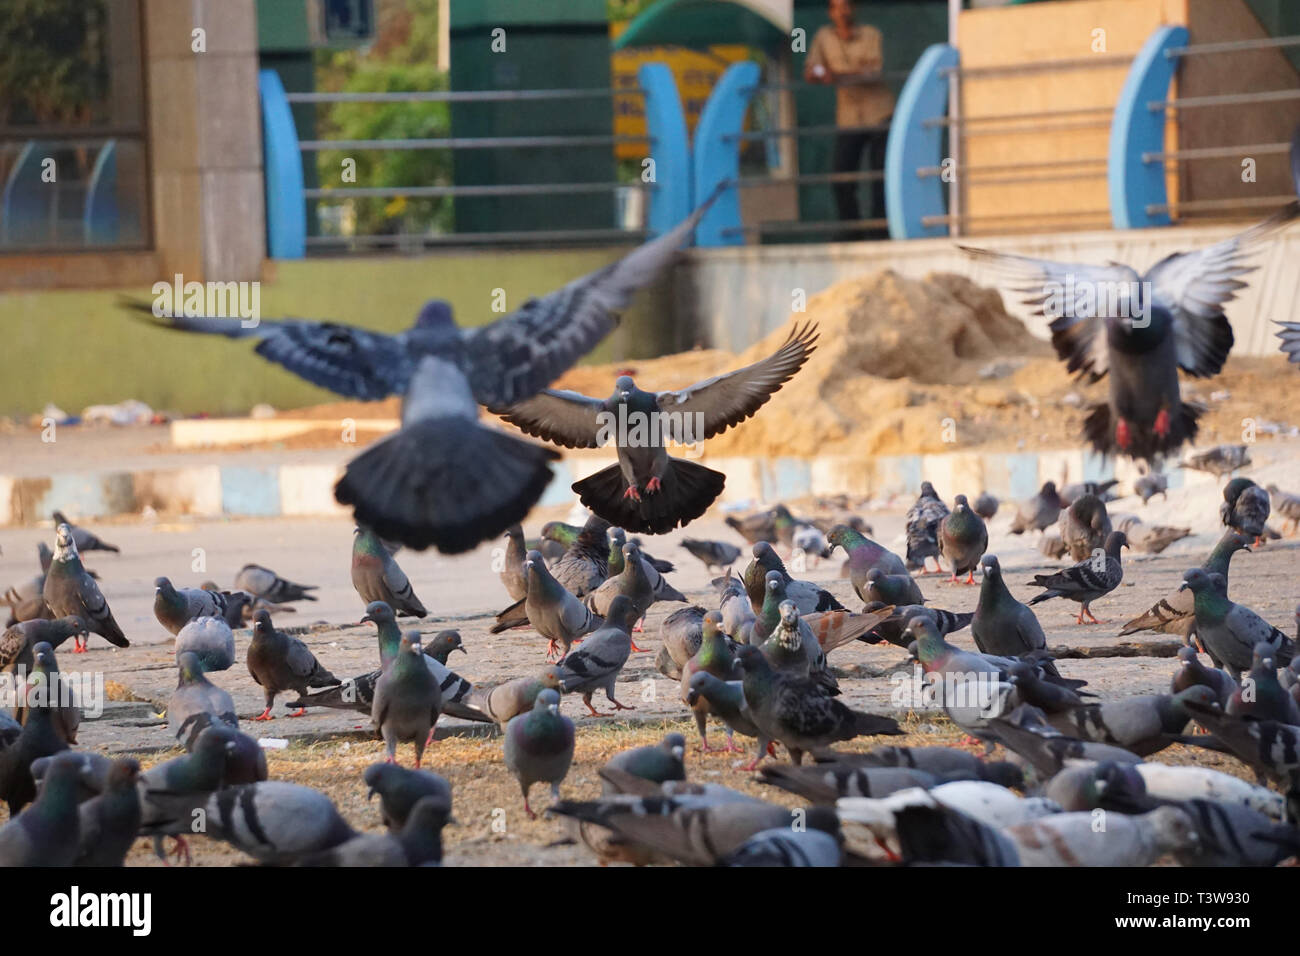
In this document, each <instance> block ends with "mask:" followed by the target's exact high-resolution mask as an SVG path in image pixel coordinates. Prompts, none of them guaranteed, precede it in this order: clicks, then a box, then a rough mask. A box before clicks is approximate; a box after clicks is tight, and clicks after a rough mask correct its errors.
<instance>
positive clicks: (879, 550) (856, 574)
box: [746, 525, 920, 611]
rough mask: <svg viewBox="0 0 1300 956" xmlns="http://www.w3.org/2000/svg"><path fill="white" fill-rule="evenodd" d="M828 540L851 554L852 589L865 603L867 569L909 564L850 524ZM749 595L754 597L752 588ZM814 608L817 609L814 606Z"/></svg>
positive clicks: (891, 570) (901, 570) (901, 569)
mask: <svg viewBox="0 0 1300 956" xmlns="http://www.w3.org/2000/svg"><path fill="white" fill-rule="evenodd" d="M826 540H828V541H829V542H830V543H831V544H832V545H833V546H837V547H841V548H843V549H844V553H845V554H847V555H848V556H849V557H848V566H849V580H850V581H852V582H853V590H854V591H856V592H857V595H858V597H859V598H861V599H862V601H863V602H864V603H865V602H866V601H867V600H868V598H867V597H866V594H867V572H868V571H870V570H871V569H872V568H877V569H879V570H881V571H883V572H884V573H885V574H907V566H906V565H904V564H903V559H902V558H900V557H899V556H898V555H896V554H894V553H893V552H892V551H889V550H887V549H886V548H884V547H883V546H882V545H879V544H877V543H876V542H874V541H872V540H871V539H870V538H868V537H867V536H866V535H865V534H863V533H862V532H860V531H855V530H854V529H852V528H850V527H849V526H848V525H836V526H835V527H834V528H832V529H831V531H830V533H829V534H827V535H826ZM746 584H748V581H746ZM750 596H751V598H752V597H753V591H752V590H751V591H750ZM796 603H797V602H796ZM917 603H920V602H917ZM800 610H801V611H802V610H803V608H802V607H801V608H800ZM813 610H818V609H817V608H813Z"/></svg>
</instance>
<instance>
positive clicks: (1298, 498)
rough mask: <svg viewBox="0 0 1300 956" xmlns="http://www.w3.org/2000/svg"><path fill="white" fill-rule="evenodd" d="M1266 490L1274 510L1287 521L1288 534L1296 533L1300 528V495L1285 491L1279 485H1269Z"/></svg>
mask: <svg viewBox="0 0 1300 956" xmlns="http://www.w3.org/2000/svg"><path fill="white" fill-rule="evenodd" d="M1266 490H1267V491H1268V497H1269V502H1270V504H1271V505H1272V506H1273V510H1274V511H1276V512H1277V513H1278V514H1279V515H1281V516H1282V517H1283V518H1285V519H1286V521H1287V524H1286V532H1287V534H1295V532H1296V529H1297V528H1300V495H1295V494H1291V493H1290V492H1289V491H1283V490H1282V489H1281V488H1279V487H1278V486H1277V485H1269V486H1268V488H1267V489H1266Z"/></svg>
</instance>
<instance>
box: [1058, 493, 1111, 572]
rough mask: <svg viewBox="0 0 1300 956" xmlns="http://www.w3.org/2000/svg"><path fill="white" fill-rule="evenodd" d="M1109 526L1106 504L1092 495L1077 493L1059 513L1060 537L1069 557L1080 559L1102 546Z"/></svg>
mask: <svg viewBox="0 0 1300 956" xmlns="http://www.w3.org/2000/svg"><path fill="white" fill-rule="evenodd" d="M1112 530H1113V529H1112V528H1111V524H1110V515H1108V514H1107V513H1106V504H1105V502H1103V501H1102V500H1101V499H1100V498H1098V497H1097V496H1096V495H1092V494H1084V495H1081V496H1080V497H1079V498H1077V499H1075V500H1074V501H1073V502H1072V503H1071V504H1070V506H1069V507H1068V508H1066V509H1065V511H1064V512H1063V513H1062V514H1061V541H1062V542H1063V543H1064V544H1065V547H1066V550H1067V551H1069V552H1070V560H1071V561H1075V562H1078V561H1083V560H1085V559H1087V558H1088V557H1089V556H1090V555H1092V554H1093V553H1094V552H1095V551H1097V550H1099V549H1101V548H1104V547H1105V546H1106V538H1107V536H1109V535H1110V533H1111V531H1112Z"/></svg>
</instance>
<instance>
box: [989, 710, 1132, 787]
mask: <svg viewBox="0 0 1300 956" xmlns="http://www.w3.org/2000/svg"><path fill="white" fill-rule="evenodd" d="M981 730H982V732H983V733H984V734H985V738H986V739H992V740H994V741H997V742H998V743H1000V744H1002V745H1003V746H1004V747H1006V748H1007V750H1009V751H1011V752H1012V753H1014V754H1015V755H1016V756H1018V757H1019V758H1021V759H1022V760H1023V761H1025V762H1026V763H1028V764H1029V765H1030V766H1032V767H1033V768H1034V770H1035V771H1037V773H1038V774H1039V775H1040V776H1041V778H1042V779H1048V778H1050V777H1053V776H1055V775H1056V774H1058V773H1060V772H1061V770H1062V769H1064V768H1065V767H1067V766H1069V765H1070V764H1071V763H1072V762H1076V761H1090V762H1092V763H1101V762H1103V761H1107V760H1110V761H1114V762H1115V763H1120V764H1136V763H1141V761H1142V758H1141V757H1139V756H1138V755H1137V754H1135V753H1133V752H1131V751H1129V750H1125V749H1124V748H1123V747H1120V746H1117V745H1115V744H1107V743H1101V742H1099V741H1094V740H1083V739H1081V738H1078V737H1070V736H1068V735H1066V734H1063V733H1061V732H1060V731H1059V730H1057V729H1056V728H1055V727H1053V726H1051V725H1050V724H1049V723H1048V722H1047V715H1046V714H1044V713H1043V711H1042V710H1040V709H1039V708H1037V707H1035V706H1033V705H1032V704H1028V703H1021V704H1019V705H1017V706H1016V707H1015V708H1014V709H1013V710H1012V711H1011V712H1010V713H1008V714H1005V715H1003V716H998V717H993V718H991V719H990V720H989V721H988V722H987V723H986V724H985V725H984V726H983V727H982V728H981Z"/></svg>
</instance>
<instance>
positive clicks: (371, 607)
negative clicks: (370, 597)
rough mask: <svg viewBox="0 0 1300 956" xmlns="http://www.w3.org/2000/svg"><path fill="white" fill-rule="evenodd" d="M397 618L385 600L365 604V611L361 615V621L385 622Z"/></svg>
mask: <svg viewBox="0 0 1300 956" xmlns="http://www.w3.org/2000/svg"><path fill="white" fill-rule="evenodd" d="M395 620H397V615H395V614H394V613H393V609H392V607H391V606H389V604H388V603H387V602H386V601H371V602H370V603H369V604H367V605H366V613H365V614H363V615H362V616H361V623H363V624H365V623H366V622H370V623H371V624H386V623H388V622H389V621H395Z"/></svg>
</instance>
